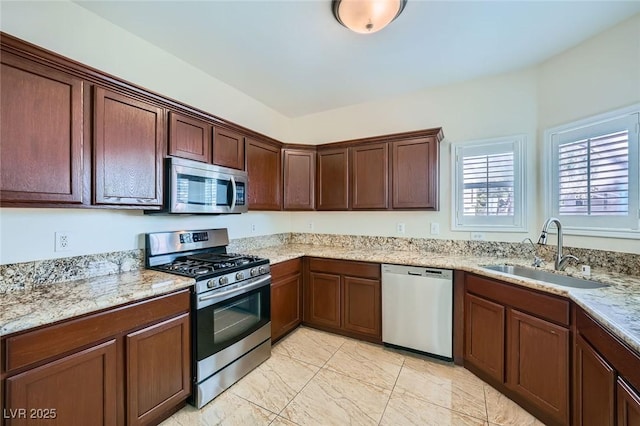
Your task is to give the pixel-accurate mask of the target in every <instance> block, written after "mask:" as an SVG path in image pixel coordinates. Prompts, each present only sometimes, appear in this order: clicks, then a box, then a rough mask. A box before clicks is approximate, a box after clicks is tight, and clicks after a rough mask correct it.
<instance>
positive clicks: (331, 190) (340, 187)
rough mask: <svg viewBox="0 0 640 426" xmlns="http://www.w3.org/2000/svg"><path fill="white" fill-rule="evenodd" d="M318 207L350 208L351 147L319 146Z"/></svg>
mask: <svg viewBox="0 0 640 426" xmlns="http://www.w3.org/2000/svg"><path fill="white" fill-rule="evenodd" d="M317 156H318V157H317V168H316V187H317V193H316V197H317V198H316V199H317V201H316V209H317V210H348V209H349V148H333V149H331V148H330V149H324V148H321V147H318V152H317Z"/></svg>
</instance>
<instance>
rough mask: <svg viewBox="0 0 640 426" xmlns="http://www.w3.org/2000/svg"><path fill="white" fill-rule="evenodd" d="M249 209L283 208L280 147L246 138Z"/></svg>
mask: <svg viewBox="0 0 640 426" xmlns="http://www.w3.org/2000/svg"><path fill="white" fill-rule="evenodd" d="M246 154H247V162H246V170H247V175H248V176H249V185H248V188H249V189H248V191H249V195H248V200H249V210H281V209H282V192H281V189H282V177H281V176H282V174H281V169H280V147H279V146H276V145H273V144H270V143H267V142H262V141H259V140H257V139H250V138H247V139H246Z"/></svg>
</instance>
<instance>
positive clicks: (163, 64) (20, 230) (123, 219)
mask: <svg viewBox="0 0 640 426" xmlns="http://www.w3.org/2000/svg"><path fill="white" fill-rule="evenodd" d="M0 12H1V13H0V23H1V28H2V31H4V32H6V33H8V34H11V35H14V36H16V37H19V38H22V39H23V40H26V41H29V42H31V43H34V44H36V45H38V46H42V47H44V48H46V49H49V50H52V51H54V52H57V53H59V54H62V55H64V56H67V57H69V58H71V59H74V60H76V61H79V62H82V63H84V64H87V65H90V66H92V67H94V68H97V69H99V70H102V71H106V72H108V73H110V74H113V75H116V76H118V77H120V78H123V79H125V80H128V81H130V82H132V83H135V84H138V85H140V86H143V87H145V88H147V89H150V90H153V91H155V92H158V93H161V94H163V95H167V96H169V97H172V98H174V99H176V100H179V101H182V102H185V103H187V104H189V105H192V106H195V107H198V108H201V109H203V110H205V111H208V112H210V113H213V114H216V115H219V116H220V117H223V118H225V119H228V120H230V121H233V122H236V123H238V124H240V125H242V126H245V127H248V128H251V129H253V130H256V131H258V132H261V133H264V134H267V135H269V136H272V137H274V138H277V139H281V140H288V139H289V136H288V127H289V120H288V118H286V117H285V116H283V115H282V114H279V113H278V112H276V111H274V110H272V109H270V108H268V107H266V106H265V105H264V104H262V103H260V102H258V101H256V100H255V99H253V98H251V97H249V96H247V95H246V94H244V93H242V92H240V91H238V90H236V89H234V88H233V87H231V86H229V85H227V84H225V83H223V82H221V81H219V80H216V79H214V78H213V77H211V76H209V75H207V74H205V73H203V72H202V71H200V70H198V69H197V68H195V67H193V66H191V65H189V64H187V63H186V62H184V61H182V60H180V59H178V58H176V57H175V56H173V55H171V54H169V53H167V52H165V51H163V50H161V49H159V48H157V47H155V46H154V45H152V44H149V43H148V42H146V41H144V40H142V39H140V38H139V37H137V36H135V35H133V34H131V33H129V32H126V31H124V30H123V29H121V28H120V27H117V26H115V25H113V24H111V23H110V22H108V21H106V20H104V19H102V18H100V17H98V16H97V15H95V14H93V13H91V12H89V11H87V10H86V9H84V8H82V7H80V6H78V5H76V4H74V3H71V2H66V1H62V2H60V1H56V2H27V1H24V2H6V1H2V2H1V3H0ZM251 224H255V225H256V232H255V233H252V232H251ZM208 227H227V228H229V235H230V237H231V238H239V237H245V236H249V235H265V234H273V233H279V232H289V227H290V219H289V214H288V213H249V214H243V215H233V216H207V217H196V216H145V215H143V214H142V212H139V211H137V212H134V211H121V210H82V209H13V208H4V209H0V234H1V240H0V264H6V263H14V262H22V261H30V260H40V259H50V258H57V257H68V256H74V255H79V254H91V253H103V252H108V251H119V250H129V249H134V248H142V247H144V242H143V240H142V238H141V237H140V235H141V234H143V233H145V232H155V231H164V230H177V229H199V228H208ZM56 231H68V232H71V235H72V248H73V249H72V250H70V251H65V252H55V251H54V233H55V232H56Z"/></svg>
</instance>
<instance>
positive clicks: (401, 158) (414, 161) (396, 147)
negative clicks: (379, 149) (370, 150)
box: [391, 137, 439, 210]
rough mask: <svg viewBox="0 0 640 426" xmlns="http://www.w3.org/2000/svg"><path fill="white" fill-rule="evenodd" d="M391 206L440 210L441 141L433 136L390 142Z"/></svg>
mask: <svg viewBox="0 0 640 426" xmlns="http://www.w3.org/2000/svg"><path fill="white" fill-rule="evenodd" d="M391 169H392V174H391V182H392V188H391V207H392V208H394V209H430V210H438V185H439V182H438V180H439V179H438V177H439V174H438V143H437V142H436V140H435V138H434V137H430V138H419V139H411V140H404V141H396V142H393V143H392V144H391Z"/></svg>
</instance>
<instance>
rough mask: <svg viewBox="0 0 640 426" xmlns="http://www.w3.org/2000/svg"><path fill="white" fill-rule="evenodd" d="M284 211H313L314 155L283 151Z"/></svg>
mask: <svg viewBox="0 0 640 426" xmlns="http://www.w3.org/2000/svg"><path fill="white" fill-rule="evenodd" d="M283 158H284V173H283V174H284V179H283V184H284V209H285V210H313V208H314V206H315V177H316V153H315V152H314V151H305V150H298V149H285V150H284V151H283Z"/></svg>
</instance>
